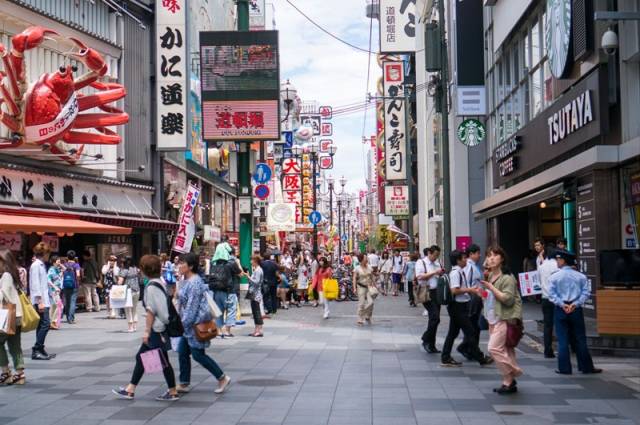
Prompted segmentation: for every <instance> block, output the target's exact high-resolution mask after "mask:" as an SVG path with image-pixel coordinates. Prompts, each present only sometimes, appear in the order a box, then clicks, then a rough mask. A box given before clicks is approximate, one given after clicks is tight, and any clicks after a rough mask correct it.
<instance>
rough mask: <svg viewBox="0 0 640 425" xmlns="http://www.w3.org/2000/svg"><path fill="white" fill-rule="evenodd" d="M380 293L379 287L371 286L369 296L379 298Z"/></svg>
mask: <svg viewBox="0 0 640 425" xmlns="http://www.w3.org/2000/svg"><path fill="white" fill-rule="evenodd" d="M378 295H380V291H379V290H378V288H377V287H376V286H375V285H371V286H369V296H371V299H373V300H375V299H376V298H378Z"/></svg>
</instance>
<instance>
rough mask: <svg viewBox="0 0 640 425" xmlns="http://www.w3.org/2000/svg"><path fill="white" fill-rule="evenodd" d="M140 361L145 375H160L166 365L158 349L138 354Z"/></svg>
mask: <svg viewBox="0 0 640 425" xmlns="http://www.w3.org/2000/svg"><path fill="white" fill-rule="evenodd" d="M140 359H141V360H142V366H144V372H145V373H160V372H162V370H163V369H164V367H165V365H166V364H167V363H166V360H165V359H164V356H163V355H162V352H161V351H160V349H159V348H155V349H153V350H149V351H145V352H144V353H140Z"/></svg>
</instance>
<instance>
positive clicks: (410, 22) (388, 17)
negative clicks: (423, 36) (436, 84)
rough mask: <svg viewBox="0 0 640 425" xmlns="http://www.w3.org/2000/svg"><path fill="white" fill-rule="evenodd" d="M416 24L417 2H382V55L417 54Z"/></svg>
mask: <svg viewBox="0 0 640 425" xmlns="http://www.w3.org/2000/svg"><path fill="white" fill-rule="evenodd" d="M481 18H482V17H481ZM416 22H417V16H416V0H380V53H409V52H415V51H416Z"/></svg>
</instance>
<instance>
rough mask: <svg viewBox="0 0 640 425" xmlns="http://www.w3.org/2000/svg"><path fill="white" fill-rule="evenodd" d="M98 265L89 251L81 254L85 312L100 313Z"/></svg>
mask: <svg viewBox="0 0 640 425" xmlns="http://www.w3.org/2000/svg"><path fill="white" fill-rule="evenodd" d="M99 279H100V276H99V275H98V264H97V263H96V260H94V259H93V257H91V251H89V250H84V251H83V252H82V293H83V294H84V302H85V306H86V309H87V311H91V310H93V311H95V312H99V311H100V298H98V287H97V285H98V280H99Z"/></svg>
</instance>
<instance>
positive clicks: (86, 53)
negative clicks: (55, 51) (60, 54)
mask: <svg viewBox="0 0 640 425" xmlns="http://www.w3.org/2000/svg"><path fill="white" fill-rule="evenodd" d="M69 39H70V40H71V41H73V42H74V43H75V44H76V47H77V48H78V51H77V52H74V51H71V52H69V53H68V54H69V56H72V57H74V58H75V59H77V60H79V61H80V62H82V63H84V64H85V65H86V67H87V68H89V72H87V73H86V74H84V75H82V76H80V77H79V78H78V79H77V80H75V82H74V83H75V89H76V90H80V89H81V88H84V87H86V86H88V85H89V84H91V83H93V82H94V81H96V80H97V79H98V78H100V77H102V76H103V75H105V74H106V73H107V69H108V67H107V64H106V62H105V61H104V58H103V57H102V55H101V54H100V53H98V52H97V51H95V50H94V49H92V48H90V47H88V46H87V45H86V44H84V43H83V42H82V41H80V40H78V39H77V38H75V37H69Z"/></svg>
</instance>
